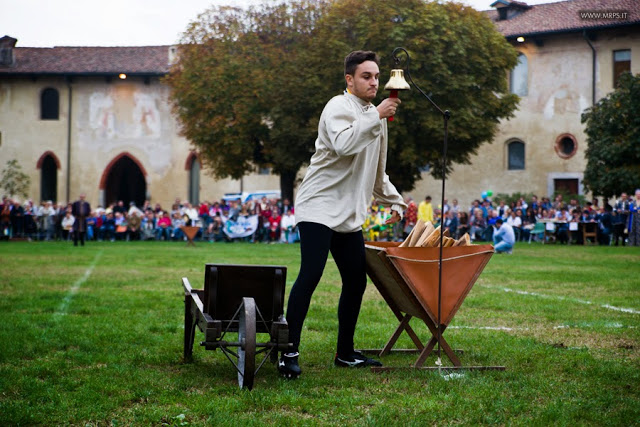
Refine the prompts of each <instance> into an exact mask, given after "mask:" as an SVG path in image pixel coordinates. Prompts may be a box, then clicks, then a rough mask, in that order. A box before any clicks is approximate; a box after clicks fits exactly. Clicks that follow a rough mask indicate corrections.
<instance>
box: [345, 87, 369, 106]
mask: <svg viewBox="0 0 640 427" xmlns="http://www.w3.org/2000/svg"><path fill="white" fill-rule="evenodd" d="M344 96H346V97H348V98H350V99H353V100H355V101H356V102H357V103H358V104H360V105H362V106H363V107H366V106H368V105H373V104H372V103H371V102H369V101H365V100H364V99H361V98H359V97H357V96H355V95H354V94H352V93H351V92H349V89H346V90H345V93H344Z"/></svg>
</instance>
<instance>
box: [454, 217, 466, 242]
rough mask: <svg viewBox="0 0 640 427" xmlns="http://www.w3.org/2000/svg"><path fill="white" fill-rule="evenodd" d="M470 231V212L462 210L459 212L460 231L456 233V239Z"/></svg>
mask: <svg viewBox="0 0 640 427" xmlns="http://www.w3.org/2000/svg"><path fill="white" fill-rule="evenodd" d="M468 232H469V214H468V213H466V212H464V211H461V212H459V213H458V232H457V234H456V235H455V236H456V239H459V238H461V237H462V236H464V235H465V234H467V233H468Z"/></svg>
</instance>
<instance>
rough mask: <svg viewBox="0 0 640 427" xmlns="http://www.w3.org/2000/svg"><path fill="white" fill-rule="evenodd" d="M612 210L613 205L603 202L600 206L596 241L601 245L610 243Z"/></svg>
mask: <svg viewBox="0 0 640 427" xmlns="http://www.w3.org/2000/svg"><path fill="white" fill-rule="evenodd" d="M612 211H613V207H612V206H611V205H610V204H608V203H605V205H604V206H603V207H601V208H600V214H599V215H598V243H599V244H600V245H603V246H609V244H611V230H612V229H613V217H612V215H611V212H612Z"/></svg>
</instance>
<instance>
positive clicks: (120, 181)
mask: <svg viewBox="0 0 640 427" xmlns="http://www.w3.org/2000/svg"><path fill="white" fill-rule="evenodd" d="M105 172H106V180H105V183H104V187H103V188H104V196H105V199H104V201H105V207H106V206H109V205H110V204H112V203H116V202H118V201H119V200H122V201H123V202H124V205H125V206H126V207H128V206H129V203H130V202H134V203H135V204H136V206H138V207H142V205H143V204H144V201H145V196H146V194H147V182H146V180H145V174H144V173H143V171H142V169H141V167H140V165H139V162H138V161H137V160H135V159H134V158H132V157H131V156H130V155H128V154H126V153H125V154H121V155H120V156H118V157H117V158H116V159H114V160H113V161H112V162H111V164H110V165H109V166H107V170H106V171H105Z"/></svg>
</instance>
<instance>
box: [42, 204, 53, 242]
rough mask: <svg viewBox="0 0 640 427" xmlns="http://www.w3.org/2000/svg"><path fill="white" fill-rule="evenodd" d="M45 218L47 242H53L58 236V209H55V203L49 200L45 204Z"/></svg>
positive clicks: (43, 214) (43, 213)
mask: <svg viewBox="0 0 640 427" xmlns="http://www.w3.org/2000/svg"><path fill="white" fill-rule="evenodd" d="M42 216H43V218H44V229H45V237H44V239H45V240H53V239H55V235H56V209H55V208H54V207H53V202H52V201H51V200H47V203H45V206H44V211H43V212H42Z"/></svg>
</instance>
